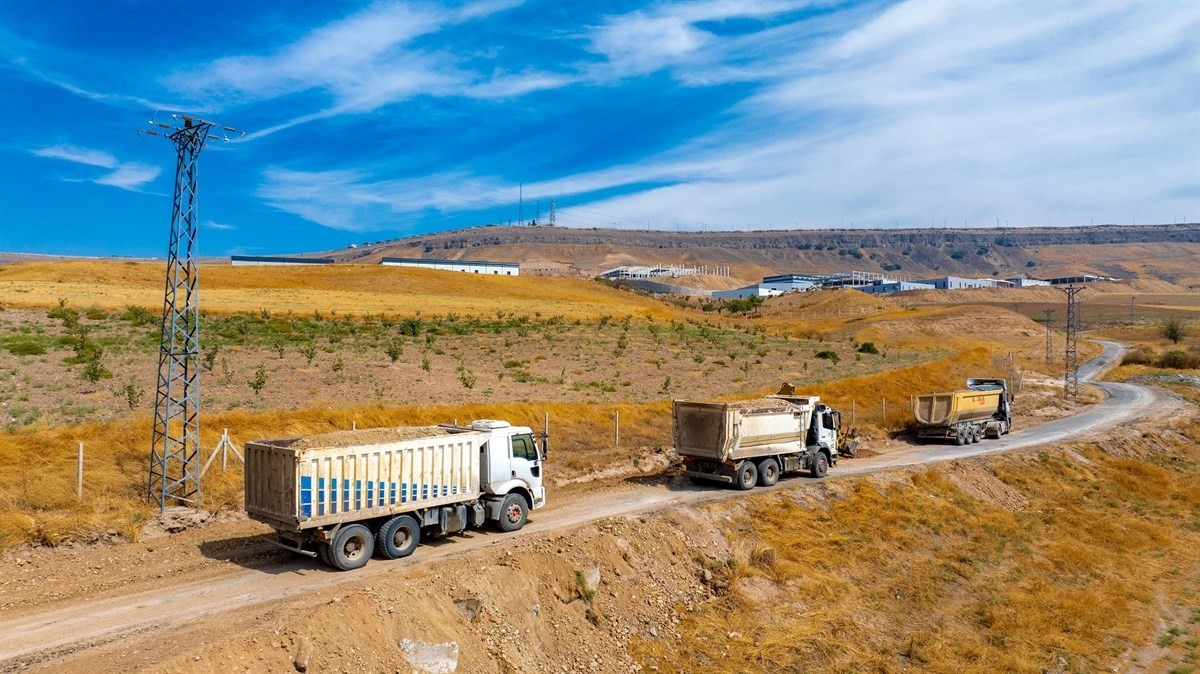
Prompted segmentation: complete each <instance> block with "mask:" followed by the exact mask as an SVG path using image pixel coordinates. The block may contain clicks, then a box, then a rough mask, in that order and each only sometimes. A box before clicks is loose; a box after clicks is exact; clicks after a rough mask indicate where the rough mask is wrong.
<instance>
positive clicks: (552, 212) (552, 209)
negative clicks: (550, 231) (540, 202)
mask: <svg viewBox="0 0 1200 674" xmlns="http://www.w3.org/2000/svg"><path fill="white" fill-rule="evenodd" d="M550 226H551V227H553V226H554V200H553V199H551V200H550Z"/></svg>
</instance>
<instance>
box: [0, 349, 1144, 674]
mask: <svg viewBox="0 0 1200 674" xmlns="http://www.w3.org/2000/svg"><path fill="white" fill-rule="evenodd" d="M1101 344H1102V345H1103V346H1104V351H1103V352H1102V353H1101V354H1100V355H1099V356H1097V357H1096V358H1093V359H1092V360H1091V361H1089V362H1087V363H1086V364H1085V365H1084V366H1083V367H1081V368H1080V379H1081V380H1093V379H1094V378H1095V377H1097V376H1098V375H1099V374H1100V373H1102V372H1104V371H1105V370H1107V369H1108V368H1110V367H1112V366H1113V365H1115V364H1117V363H1118V362H1119V360H1120V356H1121V353H1122V351H1123V347H1122V346H1121V345H1120V344H1117V343H1115V342H1101ZM1095 385H1096V386H1098V387H1100V388H1101V389H1103V390H1104V391H1105V392H1106V393H1107V395H1108V397H1107V399H1106V400H1105V401H1104V402H1103V403H1100V404H1098V405H1095V406H1094V407H1092V408H1090V409H1088V410H1087V411H1085V412H1082V413H1080V414H1076V415H1074V416H1071V417H1067V418H1063V419H1058V420H1056V421H1052V422H1049V423H1046V424H1043V425H1040V426H1037V427H1031V428H1027V429H1021V430H1019V431H1014V432H1012V433H1010V434H1009V435H1006V436H1004V437H1003V438H1000V439H995V440H985V441H983V442H980V443H977V444H972V445H965V446H962V447H955V446H950V445H943V444H935V445H919V446H912V447H906V448H904V449H901V450H898V451H892V452H889V453H888V454H885V455H880V456H874V457H870V458H860V459H856V460H853V461H844V462H841V463H839V465H838V466H837V467H836V468H835V469H834V470H833V471H831V473H830V475H829V477H828V478H826V479H841V478H847V477H851V476H854V475H862V474H866V473H872V472H879V471H885V470H892V469H896V468H902V467H906V466H915V465H921V464H929V463H933V462H938V461H950V460H954V459H960V458H965V457H971V456H980V455H986V454H995V453H999V452H1007V451H1011V450H1014V449H1017V448H1021V447H1029V446H1034V445H1043V444H1047V443H1053V442H1059V441H1064V440H1071V439H1076V438H1078V437H1079V436H1081V435H1083V434H1085V433H1095V432H1098V431H1102V430H1104V429H1107V428H1112V427H1114V426H1117V425H1120V424H1123V423H1126V422H1128V421H1130V420H1133V419H1135V418H1137V417H1139V416H1144V415H1146V414H1148V413H1150V412H1152V411H1155V409H1156V408H1157V407H1158V406H1159V405H1161V404H1162V403H1163V401H1164V400H1166V397H1165V396H1164V395H1163V394H1162V393H1160V392H1158V391H1156V390H1155V389H1152V388H1147V387H1144V386H1135V385H1132V384H1117V383H1108V382H1096V383H1095ZM812 481H813V480H812V479H810V478H794V479H788V480H784V481H782V482H781V483H780V484H778V485H776V486H775V487H772V488H771V489H783V488H787V487H789V486H790V487H795V486H797V485H800V484H805V483H808V482H812ZM758 491H763V490H762V489H758V490H756V492H755V493H757V492H758ZM739 493H740V492H736V491H731V490H729V489H720V488H712V487H707V486H694V485H690V484H686V483H685V482H684V481H683V480H679V479H674V480H655V481H644V482H637V481H624V482H622V483H620V484H618V485H615V486H614V487H613V488H612V489H608V490H604V491H592V492H590V493H587V494H585V495H582V496H580V497H579V498H575V499H572V500H570V501H569V502H566V503H558V504H553V503H552V505H551V506H549V507H547V508H546V509H545V510H543V511H539V512H537V513H536V514H535V516H534V517H533V518H532V519H531V520H530V522H529V524H528V525H527V526H526V527H525V528H524V529H522V530H521V531H519V532H514V533H512V534H497V533H490V532H471V533H468V534H466V535H463V536H461V537H456V538H455V539H454V540H453V541H452V544H446V545H436V546H422V547H421V548H420V549H419V550H418V551H417V553H416V554H415V555H414V556H413V557H411V558H409V559H407V560H396V561H393V562H386V561H382V560H374V561H372V562H371V563H370V564H368V565H367V566H366V567H365V568H363V569H360V570H358V571H355V572H352V573H336V572H332V571H329V570H327V569H325V568H323V567H321V566H320V565H319V564H318V563H317V562H316V561H315V560H308V559H306V558H301V557H298V556H294V555H290V554H278V555H273V556H270V558H269V560H268V561H267V563H266V565H264V566H258V567H257V568H246V567H245V566H241V565H239V564H237V563H234V562H228V563H224V564H222V565H221V566H220V568H219V569H218V571H217V572H216V574H215V576H214V575H213V574H208V576H207V577H204V578H202V579H192V578H189V576H188V574H186V573H179V574H178V575H179V576H180V578H178V579H177V582H174V583H172V584H170V585H168V586H167V587H166V588H165V589H164V588H162V587H161V583H160V584H159V585H160V586H159V587H154V588H153V589H147V588H148V587H149V586H148V585H147V586H143V587H140V588H139V587H138V586H136V585H134V586H132V587H126V588H121V589H119V590H118V591H113V592H110V593H108V594H107V595H104V594H102V595H101V596H84V597H77V598H67V599H63V600H60V601H54V602H48V603H46V604H45V605H39V606H33V607H29V608H23V609H21V608H18V609H15V610H10V611H6V613H5V615H3V616H0V671H15V670H18V669H22V668H24V667H25V666H28V665H30V664H43V665H44V664H49V663H51V662H54V661H55V660H57V659H59V658H61V657H65V656H68V655H71V654H79V653H86V652H87V650H88V649H89V648H93V647H97V646H102V645H104V644H107V643H111V642H113V641H116V640H119V639H123V638H125V637H128V636H132V635H146V634H148V633H149V634H158V633H161V634H162V635H164V636H165V635H168V634H169V633H170V632H169V630H170V628H173V627H176V626H179V625H182V624H184V623H193V622H196V621H201V622H202V621H206V620H212V619H215V618H219V617H220V616H222V614H225V613H227V612H230V611H232V610H234V609H243V608H245V607H247V606H254V605H259V604H267V603H268V602H279V601H280V600H286V599H289V598H297V597H300V596H302V595H307V594H311V593H312V592H314V591H317V590H321V589H326V588H331V587H335V586H339V585H345V584H362V583H363V582H364V581H369V580H370V579H371V578H373V577H375V576H376V575H378V574H383V573H395V572H396V571H397V570H398V568H397V567H398V566H403V565H413V566H424V565H427V564H430V563H431V562H433V561H434V560H438V559H441V558H444V557H447V556H450V555H462V554H468V553H471V552H473V551H477V550H480V549H483V548H487V547H491V546H502V545H504V544H505V543H506V541H508V540H509V539H511V538H514V537H521V536H532V535H537V534H542V533H546V532H552V531H563V530H567V529H570V528H573V527H576V526H579V525H582V524H585V523H587V522H591V521H594V520H598V519H602V518H607V517H614V516H623V515H632V514H639V513H648V512H655V511H660V510H663V509H667V508H674V507H678V506H686V505H691V504H696V503H703V502H710V501H717V500H722V499H729V498H737V497H738V494H739Z"/></svg>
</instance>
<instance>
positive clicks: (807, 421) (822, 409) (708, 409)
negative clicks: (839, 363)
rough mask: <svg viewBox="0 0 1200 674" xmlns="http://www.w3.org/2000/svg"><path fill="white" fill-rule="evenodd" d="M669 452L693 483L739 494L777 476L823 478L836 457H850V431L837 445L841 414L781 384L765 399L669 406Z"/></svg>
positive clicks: (853, 450) (854, 443) (852, 448)
mask: <svg viewBox="0 0 1200 674" xmlns="http://www.w3.org/2000/svg"><path fill="white" fill-rule="evenodd" d="M674 407H675V452H676V453H677V454H679V456H680V457H682V458H683V464H684V475H686V476H687V477H688V478H689V479H690V480H692V481H693V482H724V483H727V484H734V485H737V487H738V488H739V489H751V488H753V487H754V485H755V484H759V485H763V486H765V487H769V486H771V485H773V484H775V483H776V482H778V481H779V477H780V475H782V474H783V473H790V472H795V471H802V470H807V471H808V472H809V474H811V475H812V476H813V477H825V474H826V472H828V470H829V467H830V466H831V465H834V464H836V463H837V460H838V455H839V454H840V455H843V456H854V454H855V453H856V451H857V447H858V441H857V440H855V439H854V437H855V436H856V435H857V433H855V432H853V431H852V432H851V433H850V438H849V439H848V441H847V442H841V439H840V438H839V437H838V432H839V431H840V429H841V425H842V423H841V415H840V414H839V413H837V412H835V411H834V410H832V409H830V408H829V407H827V406H825V405H822V404H821V403H820V398H819V397H817V396H797V395H795V391H794V389H793V388H792V387H791V386H789V385H786V384H785V385H784V387H783V388H782V389H781V390H780V392H779V393H777V394H775V395H771V396H767V397H766V398H759V399H756V400H748V401H742V402H731V403H704V402H692V401H688V400H676V401H675V405H674Z"/></svg>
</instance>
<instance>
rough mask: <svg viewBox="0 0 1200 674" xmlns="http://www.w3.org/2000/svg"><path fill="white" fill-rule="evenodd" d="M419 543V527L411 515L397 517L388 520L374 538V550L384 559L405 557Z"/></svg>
mask: <svg viewBox="0 0 1200 674" xmlns="http://www.w3.org/2000/svg"><path fill="white" fill-rule="evenodd" d="M420 543H421V525H419V524H417V520H416V519H415V518H414V517H413V516H412V515H397V516H395V517H393V518H392V519H390V520H388V521H387V522H386V523H385V524H384V525H383V526H382V527H379V533H378V534H377V535H376V537H375V549H377V550H379V553H380V554H381V555H383V557H384V559H400V558H401V557H407V556H409V555H411V554H412V553H413V550H416V549H417V546H418V545H420Z"/></svg>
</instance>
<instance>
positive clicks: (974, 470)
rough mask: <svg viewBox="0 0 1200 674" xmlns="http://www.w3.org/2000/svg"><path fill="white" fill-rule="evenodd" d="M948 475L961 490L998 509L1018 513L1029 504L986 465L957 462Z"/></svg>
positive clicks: (1022, 495) (976, 462) (951, 465)
mask: <svg viewBox="0 0 1200 674" xmlns="http://www.w3.org/2000/svg"><path fill="white" fill-rule="evenodd" d="M946 474H947V475H948V476H949V478H950V481H951V482H953V483H954V484H955V485H957V486H958V488H959V489H961V490H963V491H965V492H966V493H968V494H970V495H971V496H974V497H975V498H977V499H979V500H980V501H983V502H984V503H990V504H991V505H994V506H996V507H997V508H1003V509H1005V510H1008V511H1010V512H1017V511H1019V510H1023V509H1024V508H1025V506H1026V505H1028V504H1029V499H1028V498H1026V496H1025V495H1024V494H1022V493H1021V492H1019V491H1017V490H1016V489H1013V488H1012V487H1011V486H1009V485H1008V484H1006V483H1005V482H1003V481H1001V480H1000V478H998V477H996V474H995V473H994V472H992V470H991V468H990V467H989V466H988V465H987V464H985V463H982V462H979V461H955V462H954V463H952V464H950V468H949V469H948V470H947V471H946Z"/></svg>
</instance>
